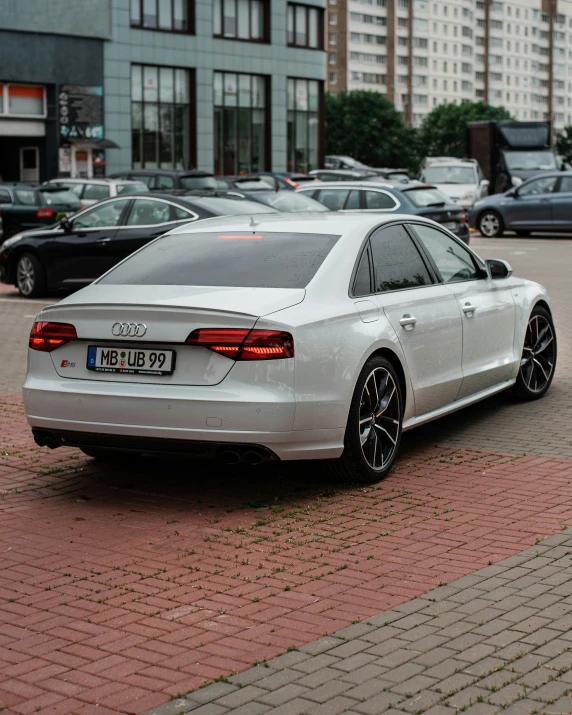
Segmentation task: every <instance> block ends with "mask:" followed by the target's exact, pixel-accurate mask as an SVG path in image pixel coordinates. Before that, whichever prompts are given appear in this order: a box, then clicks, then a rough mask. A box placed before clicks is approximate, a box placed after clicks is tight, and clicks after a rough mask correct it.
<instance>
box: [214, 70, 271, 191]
mask: <svg viewBox="0 0 572 715" xmlns="http://www.w3.org/2000/svg"><path fill="white" fill-rule="evenodd" d="M266 92H267V79H266V77H264V76H262V75H251V74H236V73H234V72H215V73H214V134H215V136H214V138H215V157H214V159H215V162H214V163H215V174H217V175H221V174H233V175H236V174H247V173H251V172H255V171H264V170H265V169H267V168H268V167H267V166H266V164H267V161H268V155H267V154H268V152H267V143H268V132H269V126H268V115H267V102H266ZM211 179H212V177H211Z"/></svg>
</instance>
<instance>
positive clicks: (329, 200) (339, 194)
mask: <svg viewBox="0 0 572 715" xmlns="http://www.w3.org/2000/svg"><path fill="white" fill-rule="evenodd" d="M349 193H350V190H349V189H322V190H321V191H319V192H318V196H317V197H316V198H317V199H318V201H319V202H320V203H321V204H324V206H327V207H328V208H329V209H330V211H341V210H342V209H343V208H344V204H345V202H346V199H347V197H348V194H349Z"/></svg>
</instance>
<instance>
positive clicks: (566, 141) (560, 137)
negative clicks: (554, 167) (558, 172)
mask: <svg viewBox="0 0 572 715" xmlns="http://www.w3.org/2000/svg"><path fill="white" fill-rule="evenodd" d="M556 151H557V152H558V154H559V155H560V156H561V157H562V158H563V159H564V161H566V162H568V163H569V164H572V126H570V125H569V126H567V127H564V129H563V130H562V131H561V132H558V134H557V135H556Z"/></svg>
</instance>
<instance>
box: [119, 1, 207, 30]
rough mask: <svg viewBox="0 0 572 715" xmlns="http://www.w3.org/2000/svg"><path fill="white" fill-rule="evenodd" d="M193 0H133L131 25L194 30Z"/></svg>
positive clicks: (154, 28) (146, 28)
mask: <svg viewBox="0 0 572 715" xmlns="http://www.w3.org/2000/svg"><path fill="white" fill-rule="evenodd" d="M193 19H194V1H193V0H131V27H140V28H143V29H145V30H162V31H164V32H193Z"/></svg>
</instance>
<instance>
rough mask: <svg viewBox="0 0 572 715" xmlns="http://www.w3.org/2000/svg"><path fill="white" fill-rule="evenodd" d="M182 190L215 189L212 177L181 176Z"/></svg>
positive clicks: (214, 180) (214, 181)
mask: <svg viewBox="0 0 572 715" xmlns="http://www.w3.org/2000/svg"><path fill="white" fill-rule="evenodd" d="M181 188H182V189H216V188H217V185H216V179H215V178H214V176H181Z"/></svg>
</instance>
